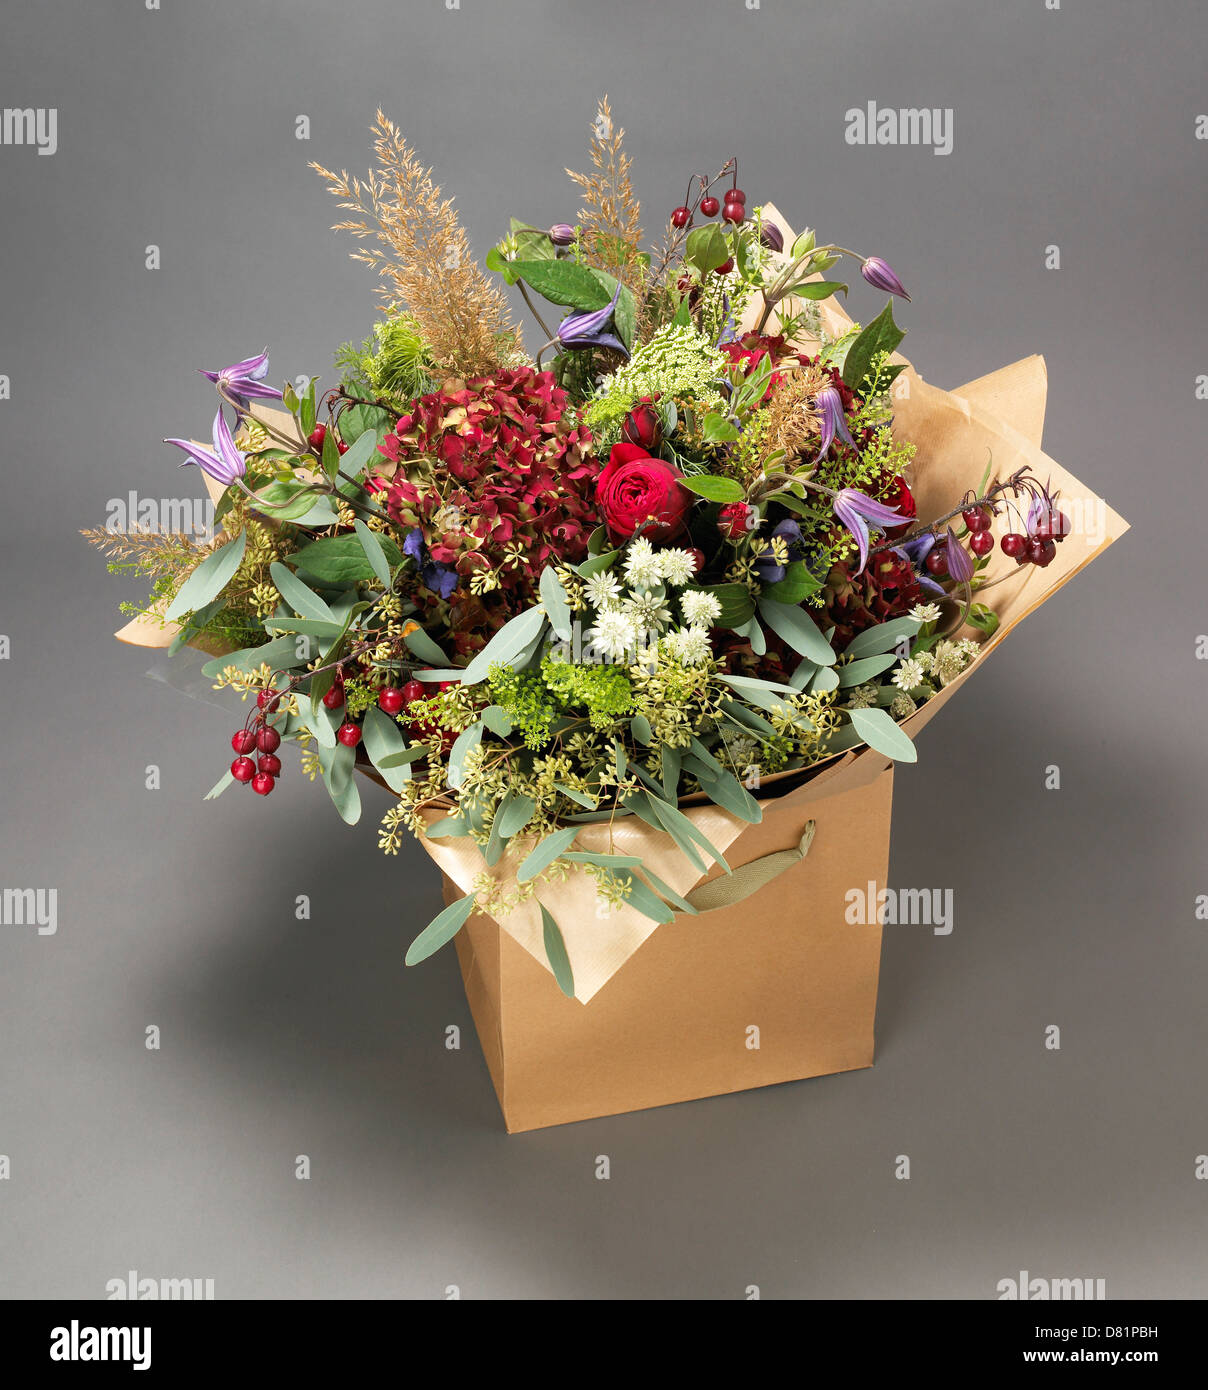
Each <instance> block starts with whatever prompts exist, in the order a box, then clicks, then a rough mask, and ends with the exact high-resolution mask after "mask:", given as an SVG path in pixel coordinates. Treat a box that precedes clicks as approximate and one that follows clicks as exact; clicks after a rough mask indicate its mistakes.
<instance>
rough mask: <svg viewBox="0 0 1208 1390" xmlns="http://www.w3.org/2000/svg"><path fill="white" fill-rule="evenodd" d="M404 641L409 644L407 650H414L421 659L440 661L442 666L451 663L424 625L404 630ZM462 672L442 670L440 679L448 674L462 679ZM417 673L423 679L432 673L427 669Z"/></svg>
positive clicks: (450, 676)
mask: <svg viewBox="0 0 1208 1390" xmlns="http://www.w3.org/2000/svg"><path fill="white" fill-rule="evenodd" d="M403 641H404V642H405V643H406V644H407V650H408V651H410V652H413V653H414V654H415V655H416V656H418V657H419V659H420V660H421V661H438V662H440V664H441V665H442V666H447V665H448V664H449V658H448V657H447V656H446V655H445V654H444V652H443V651H441V649H440V647H438V646H437V644H436V643H435V642H434V641H433V640H432V638H431V637H429V636H428V634H427V633H426V632H425V631H424V630H423V628H422V627H419V626H418V625H417V626H415V627H412V628H407V629H406V630H405V631H404V632H403ZM462 674H463V673H462V672H461V671H446V672H442V673H441V676H440V677H438V679H441V678H443V677H446V676H447V677H449V678H457V679H460V677H461V676H462ZM416 675H417V676H419V677H420V679H421V680H426V679H429V677H430V673H429V672H427V671H423V672H420V671H417V672H416Z"/></svg>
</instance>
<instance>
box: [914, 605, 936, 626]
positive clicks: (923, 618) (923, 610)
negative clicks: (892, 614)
mask: <svg viewBox="0 0 1208 1390" xmlns="http://www.w3.org/2000/svg"><path fill="white" fill-rule="evenodd" d="M939 615H940V606H939V604H938V603H916V604H915V605H914V607H913V608H912V609H911V610H910V616H911V617H912V618H917V619H918V620H919V622H921V623H933V622H935V620H936V619H937V618H938V617H939Z"/></svg>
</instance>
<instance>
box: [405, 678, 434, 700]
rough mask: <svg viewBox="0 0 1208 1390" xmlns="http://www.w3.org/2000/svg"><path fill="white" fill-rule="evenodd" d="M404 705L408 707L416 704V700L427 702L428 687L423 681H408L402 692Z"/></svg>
mask: <svg viewBox="0 0 1208 1390" xmlns="http://www.w3.org/2000/svg"><path fill="white" fill-rule="evenodd" d="M402 696H403V703H404V704H406V705H413V704H415V702H416V700H425V699H427V697H428V687H427V686H426V685H425V684H424V683H423V681H415V680H411V681H408V682H407V684H406V685H405V686H403V690H402Z"/></svg>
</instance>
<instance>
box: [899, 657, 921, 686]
mask: <svg viewBox="0 0 1208 1390" xmlns="http://www.w3.org/2000/svg"><path fill="white" fill-rule="evenodd" d="M893 683H894V685H896V686H897V688H898V689H899V690H913V689H914V688H915V686H916V685H922V683H923V668H922V666H921V665H919V663H918V662H917V661H915V660H914V658H913V657H909V656H908V657H907V658H906V660H905V661H903V662H902V664H901V665H900V666H899V667H898V669H897V670H896V671H895V672H894V673H893Z"/></svg>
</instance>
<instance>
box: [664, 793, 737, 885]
mask: <svg viewBox="0 0 1208 1390" xmlns="http://www.w3.org/2000/svg"><path fill="white" fill-rule="evenodd" d="M649 800H650V806H651V809H652V810H653V811H654V814H655V815H656V816H657V817H658V818H659V820H661V821H662V822H663V824H664V825H665V826H666V828H667V830H668V831H669V832H670V833H671V834H672V835H673V836H676V837H677V838H678V836H679V835H682V836H684V837H685V838H686V839H688V840H691V841H692V842H693V843H694V844H697V845H699V846H700V848H701V849H703V850H704V851H705V853H706V854H707V855H709V857H710V858H711V859H713V860H714V861H715V862H716V863H718V864H720V865H721V867H722V868H723V869H725V871H726V873H729V872H730V866H729V864H727V863H726V860H725V857H724V856H723V854H722V852H721V850H719V849H716V848H714V846H713V844H712V843H711V842H710V841H709V840H708V839H707V838H706V836H705V835H704V834H703V833H702V832H701V831H700V830H698V829H697V828H696V826H695V825H694V824H693V822H692V821H691V820H690V819H689V818H688V817H687V816H686V815H684V813H683V812H682V811H681V810H680V809H679V807H678V806H670V805H668V804H667V802H665V801H660V800H659V799H658V797H654V796H652V797H650V798H649Z"/></svg>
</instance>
